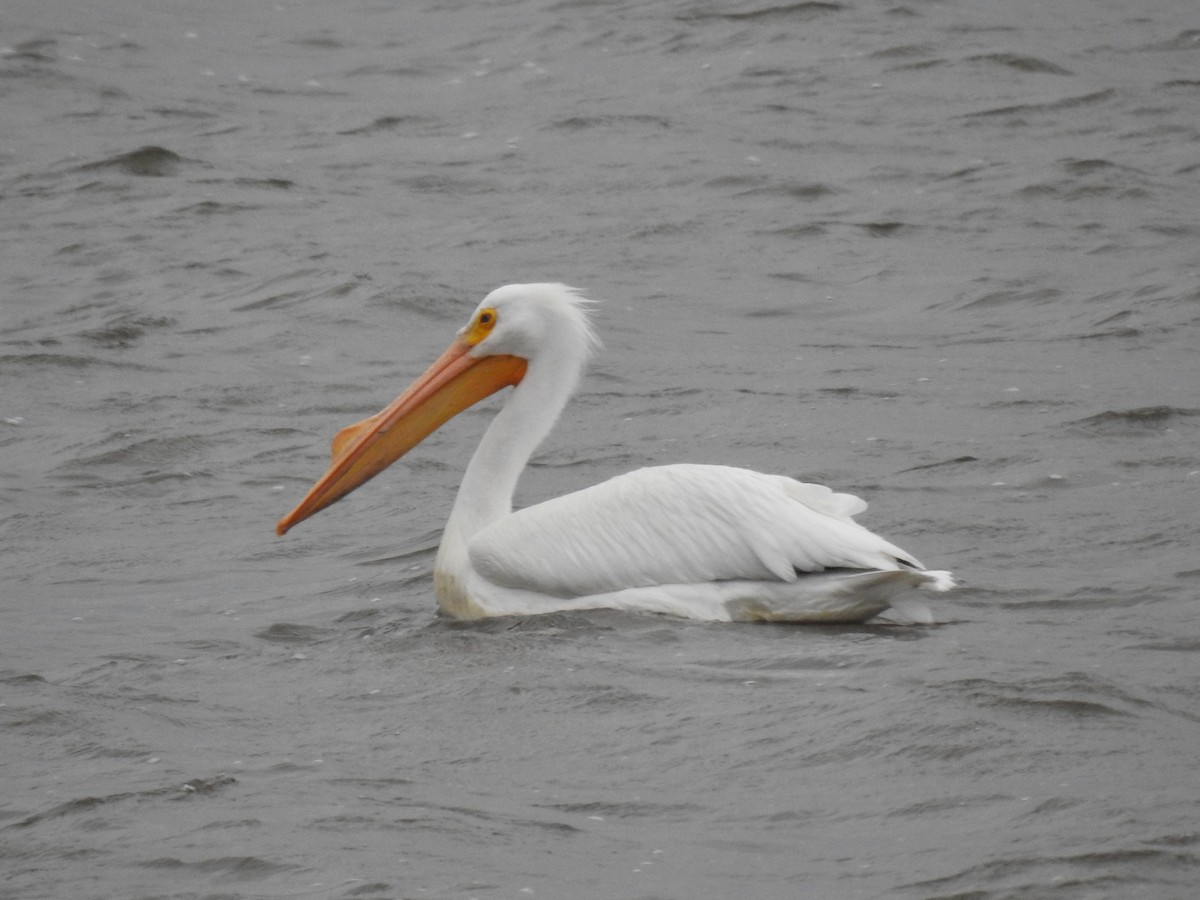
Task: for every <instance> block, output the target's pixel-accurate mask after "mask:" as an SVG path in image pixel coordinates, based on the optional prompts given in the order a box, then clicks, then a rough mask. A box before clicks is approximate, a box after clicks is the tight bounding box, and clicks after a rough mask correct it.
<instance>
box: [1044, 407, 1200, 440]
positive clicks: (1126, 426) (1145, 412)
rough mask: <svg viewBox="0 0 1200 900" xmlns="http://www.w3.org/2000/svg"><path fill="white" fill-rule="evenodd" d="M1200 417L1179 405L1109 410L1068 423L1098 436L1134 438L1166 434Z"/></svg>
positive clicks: (1195, 412)
mask: <svg viewBox="0 0 1200 900" xmlns="http://www.w3.org/2000/svg"><path fill="white" fill-rule="evenodd" d="M1196 416H1200V409H1180V408H1179V407H1176V406H1142V407H1138V408H1136V409H1124V410H1107V411H1105V412H1102V413H1097V414H1096V415H1094V416H1088V417H1087V418H1086V419H1079V420H1077V421H1074V422H1068V423H1067V425H1068V426H1069V427H1071V428H1073V429H1075V430H1077V431H1083V432H1086V433H1089V434H1096V435H1131V436H1138V435H1143V434H1146V433H1158V432H1162V431H1166V430H1167V429H1168V428H1170V427H1171V426H1172V425H1176V424H1179V423H1180V422H1182V421H1185V420H1190V419H1193V418H1195V417H1196Z"/></svg>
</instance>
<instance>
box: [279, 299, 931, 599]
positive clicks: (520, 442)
mask: <svg viewBox="0 0 1200 900" xmlns="http://www.w3.org/2000/svg"><path fill="white" fill-rule="evenodd" d="M588 302H589V301H587V300H585V299H584V298H583V297H582V296H581V295H580V293H579V291H577V290H575V289H574V288H570V287H567V286H566V285H562V284H510V285H508V286H507V287H502V288H498V289H496V290H494V291H492V292H491V293H490V294H488V295H487V296H486V297H485V298H484V299H483V302H482V303H480V304H479V306H478V308H476V310H475V312H474V313H473V314H472V316H471V319H470V321H469V322H468V323H467V325H466V326H464V327H463V328H462V329H460V330H459V332H458V334H457V336H456V337H455V338H454V341H453V343H451V345H450V347H449V348H448V349H447V350H446V352H445V353H443V354H442V355H441V357H440V358H439V359H438V360H437V361H436V362H435V363H434V364H433V365H432V366H430V367H429V369H428V370H426V372H425V374H423V375H422V376H421V377H420V378H418V379H417V380H416V381H415V382H413V384H412V385H411V386H410V387H409V388H408V390H406V391H405V392H404V393H403V394H401V395H400V397H398V398H397V399H396V400H395V401H393V402H392V403H391V405H389V406H388V407H387V408H385V409H384V410H382V411H381V412H379V413H377V414H376V415H374V416H372V417H370V418H369V419H365V420H364V421H362V422H359V423H357V424H355V425H351V426H350V427H348V428H345V429H343V430H342V431H340V432H339V433H338V435H337V436H336V437H335V438H334V440H333V462H332V464H331V466H330V468H329V471H328V472H326V473H325V475H324V476H323V477H322V478H321V480H320V481H318V482H317V483H316V484H315V485H314V486H313V488H312V490H310V491H309V492H308V494H307V496H305V497H304V499H303V500H301V501H300V503H299V505H298V506H297V507H296V508H295V509H293V510H292V511H291V512H290V513H288V514H287V515H286V516H284V517H283V518H282V519H280V521H279V524H278V525H277V526H276V532H277V533H278V534H280V535H282V534H284V533H285V532H286V531H287V530H288V529H289V528H291V527H292V526H294V525H295V524H296V523H297V522H300V521H302V520H304V519H306V518H308V517H309V516H311V515H312V514H313V513H315V512H317V511H319V510H321V509H324V508H325V507H326V506H328V505H330V504H331V503H333V502H335V501H336V500H339V499H340V498H342V497H344V496H345V495H346V494H348V493H350V491H352V490H354V489H355V488H356V487H358V486H359V485H361V484H362V483H363V482H365V481H367V480H368V479H370V478H372V477H374V476H375V475H377V474H378V473H379V472H381V471H382V470H383V469H385V468H386V467H387V466H389V465H391V463H393V462H395V461H396V460H397V459H399V458H400V457H401V456H403V455H404V454H405V453H407V452H408V451H409V450H411V449H412V448H413V447H414V446H416V445H417V444H418V443H420V441H422V440H423V439H424V438H425V437H427V436H428V435H429V434H430V433H432V432H433V431H434V430H435V429H437V428H438V427H440V426H441V425H442V424H443V423H444V422H446V421H447V420H448V419H450V418H451V417H452V416H454V415H455V414H456V413H458V412H461V411H462V410H464V409H466V408H467V407H469V406H471V405H473V404H474V403H477V402H478V401H480V400H482V399H483V398H484V397H487V396H489V395H490V394H493V393H495V392H496V391H498V390H500V389H501V388H504V387H509V386H511V387H512V388H513V390H512V392H511V393H510V394H509V396H508V400H507V402H506V403H505V404H504V406H503V408H502V409H501V410H500V411H499V412H498V413H497V414H496V417H495V419H494V420H493V421H492V423H491V425H490V426H489V427H488V429H487V431H486V432H485V433H484V435H483V438H482V440H480V442H479V447H478V449H476V451H475V455H474V456H473V457H472V458H471V462H470V464H469V465H468V466H467V471H466V474H465V475H464V476H463V480H462V485H461V486H460V487H459V490H458V497H457V498H456V500H455V501H454V508H453V510H452V511H451V513H450V519H449V521H448V522H447V523H446V529H445V531H444V533H443V535H442V542H441V546H440V548H439V550H438V554H437V560H436V562H435V563H434V586H435V591H436V593H437V599H438V603H439V604H440V606H441V608H442V609H443V610H444V611H445V612H446V613H448V614H449V615H451V616H454V617H456V618H459V619H479V618H484V617H487V616H507V615H529V614H533V613H547V612H555V611H559V610H569V609H597V608H611V609H622V610H641V611H650V612H657V613H667V614H672V615H676V616H684V617H687V618H692V619H703V620H709V621H725V622H728V621H751V620H770V621H791V622H861V621H864V620H866V619H869V618H871V617H873V616H875V615H878V614H879V613H881V612H883V611H884V610H886V609H887V608H888V607H889V606H891V605H892V598H893V596H894V595H896V594H897V593H899V592H902V591H904V590H905V589H908V588H912V587H928V588H932V589H934V590H947V589H949V588H950V587H951V586H952V585H953V584H954V582H953V579H951V577H950V575H949V574H948V573H946V572H930V571H927V570H926V569H925V568H924V567H923V566H922V565H921V564H920V563H919V562H917V560H915V559H914V558H913V557H912V556H910V555H909V554H908V553H905V552H904V551H903V550H901V549H900V548H899V547H897V546H895V545H894V544H891V543H889V542H888V541H885V540H884V539H883V538H881V537H879V536H878V535H875V534H872V533H871V532H870V531H867V529H865V528H863V527H862V526H861V525H859V524H857V523H856V522H855V521H854V520H853V518H851V517H852V516H854V515H855V514H857V513H860V512H862V511H863V510H864V509H866V506H867V505H866V503H864V502H863V501H862V500H860V499H859V498H857V497H853V496H851V495H849V494H836V493H834V492H833V491H832V490H830V489H829V488H827V487H823V486H821V485H817V484H804V483H802V482H799V481H795V480H793V479H791V478H786V477H784V476H782V475H763V474H760V473H758V472H752V471H749V470H746V469H735V468H730V467H727V466H706V465H704V466H702V465H671V466H657V467H654V468H647V469H639V470H637V471H635V472H629V473H628V474H625V475H620V476H618V477H616V478H613V479H611V480H609V481H606V482H604V483H602V484H598V485H595V486H593V487H590V488H586V489H585V490H582V491H578V492H576V493H573V494H568V495H566V496H565V497H557V498H555V499H553V500H549V501H547V502H545V503H540V504H538V505H536V506H532V507H528V508H526V509H522V510H519V511H517V512H513V509H512V499H513V491H514V490H515V488H516V485H517V479H518V478H519V477H520V475H521V470H522V469H524V468H525V464H526V463H527V462H528V461H529V457H530V456H532V455H533V452H534V450H536V449H537V446H538V445H539V444H540V443H541V442H542V439H543V438H545V437H546V435H547V434H548V433H549V432H550V429H551V428H552V427H553V426H554V423H555V421H556V420H557V419H558V416H559V414H560V413H561V412H562V410H563V407H564V406H566V403H567V400H568V399H570V397H571V394H572V393H573V392H574V391H575V387H576V385H577V384H578V382H579V378H580V375H581V374H582V371H583V367H584V365H585V364H586V362H587V359H588V357H589V356H590V354H591V353H592V351H594V350H595V349H596V348H597V346H598V342H597V340H596V337H595V335H594V334H593V332H592V328H591V325H590V324H589V322H588V315H587V307H588ZM926 614H927V611H926ZM918 618H921V615H920V613H918Z"/></svg>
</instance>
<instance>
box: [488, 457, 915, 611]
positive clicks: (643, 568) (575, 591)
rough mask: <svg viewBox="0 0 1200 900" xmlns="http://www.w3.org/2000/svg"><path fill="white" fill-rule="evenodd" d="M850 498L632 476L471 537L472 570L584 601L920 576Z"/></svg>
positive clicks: (776, 481) (765, 480)
mask: <svg viewBox="0 0 1200 900" xmlns="http://www.w3.org/2000/svg"><path fill="white" fill-rule="evenodd" d="M865 508H866V504H865V503H864V502H863V501H862V500H860V499H859V498H857V497H854V496H852V495H850V494H838V493H834V492H833V491H831V490H830V489H829V488H827V487H824V486H822V485H814V484H805V483H802V482H799V481H795V480H793V479H791V478H785V477H783V476H779V475H763V474H760V473H758V472H752V471H749V470H746V469H735V468H729V467H726V466H701V465H675V466H659V467H655V468H648V469H639V470H637V471H634V472H630V473H628V474H625V475H621V476H618V477H616V478H613V479H611V480H609V481H606V482H604V483H602V484H598V485H595V486H594V487H590V488H586V489H584V490H582V491H578V492H576V493H573V494H567V495H566V496H563V497H558V498H555V499H554V500H549V501H547V502H545V503H541V504H538V505H537V506H531V507H528V508H526V509H523V510H519V511H518V512H515V513H513V514H512V515H510V516H506V517H505V518H503V519H501V520H500V521H498V522H495V523H493V524H492V525H489V526H488V527H486V528H484V529H483V530H481V531H480V532H479V533H478V534H476V535H475V536H474V537H473V538H472V539H471V542H470V546H469V553H470V560H471V565H472V567H473V568H474V569H475V571H476V572H477V573H479V574H480V575H482V576H483V577H484V578H486V579H487V580H489V581H491V582H493V583H495V584H499V585H503V586H504V587H510V588H521V589H525V590H532V591H538V592H540V593H545V594H552V595H555V596H560V597H580V596H585V595H589V594H599V593H606V592H609V591H618V590H623V589H625V588H632V587H649V586H653V585H664V584H695V583H699V582H709V581H730V580H752V581H795V579H796V578H797V573H799V572H819V571H823V570H825V569H830V568H851V569H896V568H899V567H900V566H901V565H902V564H903V565H910V566H917V567H920V564H919V563H918V562H917V561H916V560H915V559H913V558H912V557H911V556H909V555H908V554H907V553H905V552H904V551H903V550H901V549H900V548H899V547H896V546H895V545H893V544H890V543H888V542H887V541H885V540H884V539H883V538H881V537H879V536H878V535H875V534H872V533H871V532H870V531H868V530H867V529H865V528H863V527H862V526H861V525H859V524H858V523H856V522H855V521H854V520H853V518H852V516H853V515H854V514H855V513H858V512H861V511H862V510H863V509H865Z"/></svg>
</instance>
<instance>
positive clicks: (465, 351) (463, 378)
mask: <svg viewBox="0 0 1200 900" xmlns="http://www.w3.org/2000/svg"><path fill="white" fill-rule="evenodd" d="M470 350H471V345H470V344H468V343H467V342H466V341H465V340H463V339H462V338H458V339H457V340H455V341H454V343H453V344H451V345H450V347H449V348H448V349H447V350H446V352H445V353H443V354H442V355H441V356H440V357H439V358H438V360H437V362H435V363H434V364H433V365H432V366H430V367H429V368H428V369H426V370H425V374H423V375H422V376H421V377H420V378H418V379H417V380H416V381H414V382H413V383H412V385H411V386H410V387H409V388H408V390H406V391H405V392H404V393H403V394H401V395H400V396H399V397H397V398H396V399H395V400H393V401H392V403H391V404H389V405H388V406H387V407H386V408H385V409H383V410H382V411H380V412H378V413H376V414H375V415H373V416H371V417H370V418H369V419H363V420H362V421H361V422H357V423H355V424H354V425H350V426H349V427H347V428H343V429H342V430H341V431H339V432H338V433H337V436H336V437H334V439H333V462H332V463H331V464H330V466H329V471H327V472H326V473H325V474H324V475H323V476H321V480H320V481H318V482H317V483H316V484H314V485H313V486H312V490H310V491H309V492H308V494H306V495H305V497H304V499H303V500H301V501H300V503H299V504H298V505H297V506H296V508H295V509H293V510H292V511H291V512H290V513H288V514H287V515H286V516H284V517H283V518H282V519H280V520H279V523H278V524H277V525H276V526H275V533H276V534H280V535H282V534H286V533H287V531H288V529H289V528H291V527H292V526H293V525H296V524H297V523H299V522H303V521H304V520H305V519H307V518H308V517H309V516H311V515H313V514H314V513H316V512H319V511H321V510H322V509H324V508H325V507H327V506H329V505H330V504H331V503H335V502H337V501H338V500H340V499H342V498H343V497H345V496H346V495H347V494H348V493H350V492H351V491H352V490H354V489H355V488H356V487H358V486H359V485H361V484H363V483H365V482H367V481H369V480H370V479H372V478H374V477H375V476H376V475H378V474H379V473H380V472H382V471H383V470H384V469H386V468H387V467H388V466H390V465H391V464H392V463H394V462H395V461H396V460H398V459H399V458H400V457H401V456H403V455H404V454H405V453H407V452H408V451H409V450H411V449H412V448H413V447H415V446H416V445H417V444H419V443H421V441H423V440H424V439H425V438H426V437H428V436H429V435H430V434H432V433H433V432H434V431H436V430H437V429H438V428H439V427H441V426H442V425H443V424H444V423H445V422H447V421H448V420H449V419H451V418H453V417H454V416H455V415H457V414H458V413H460V412H462V411H463V410H464V409H466V408H468V407H469V406H472V405H474V404H476V403H478V402H479V401H480V400H482V399H483V398H485V397H488V396H490V395H492V394H494V393H496V391H498V390H500V389H501V388H504V387H509V386H511V385H516V384H518V383H520V381H521V379H522V378H523V377H525V360H523V359H521V358H520V357H517V356H479V357H473V356H470V355H469V353H470Z"/></svg>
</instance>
